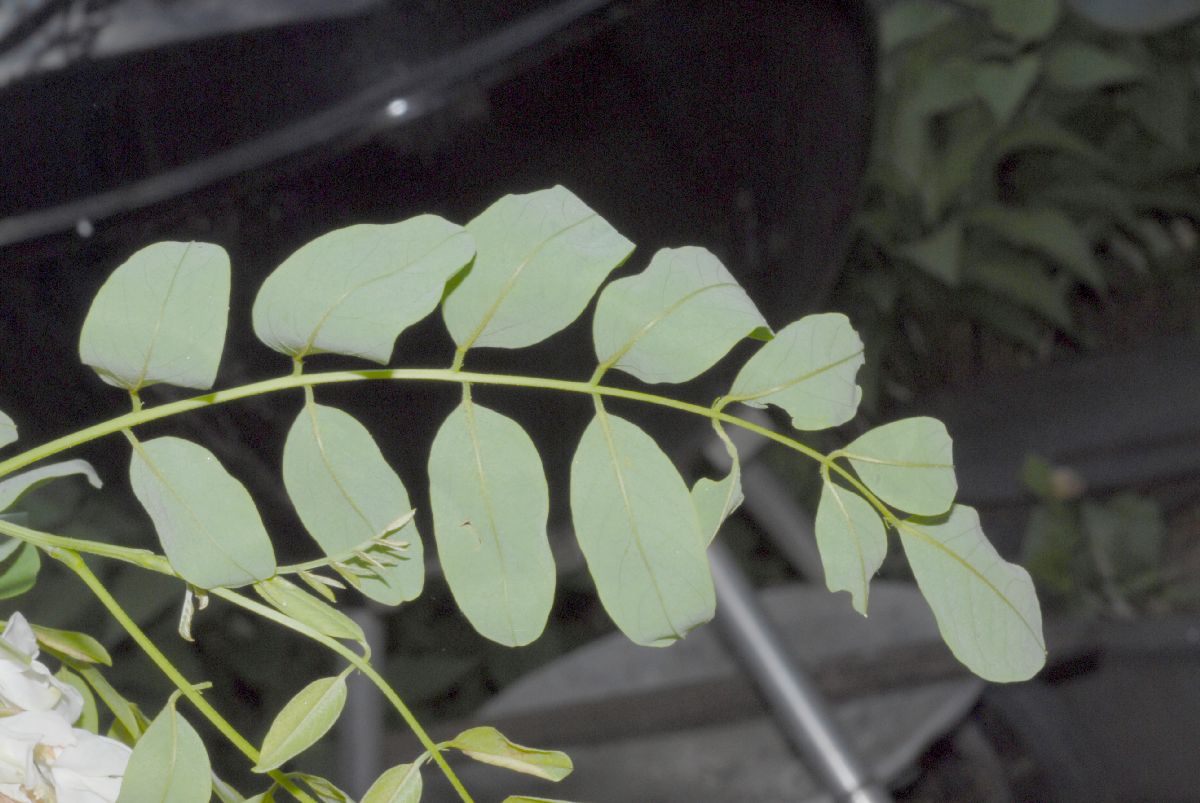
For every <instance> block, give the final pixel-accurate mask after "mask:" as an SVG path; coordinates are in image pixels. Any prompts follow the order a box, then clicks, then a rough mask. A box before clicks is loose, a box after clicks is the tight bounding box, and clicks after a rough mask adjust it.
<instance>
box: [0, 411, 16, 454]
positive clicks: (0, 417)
mask: <svg viewBox="0 0 1200 803" xmlns="http://www.w3.org/2000/svg"><path fill="white" fill-rule="evenodd" d="M16 440H17V425H16V424H15V423H13V420H12V419H11V418H9V417H8V414H7V413H5V412H4V411H3V410H0V449H3V448H4V447H5V446H8V445H9V444H10V443H13V442H15V441H16Z"/></svg>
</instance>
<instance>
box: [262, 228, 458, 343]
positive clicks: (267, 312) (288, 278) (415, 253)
mask: <svg viewBox="0 0 1200 803" xmlns="http://www.w3.org/2000/svg"><path fill="white" fill-rule="evenodd" d="M474 254H475V246H474V243H473V242H472V240H471V236H470V235H469V234H467V232H466V230H465V229H463V228H462V227H461V226H458V225H456V224H454V223H450V222H449V221H447V220H443V219H442V218H440V217H438V216H436V215H420V216H419V217H415V218H411V219H409V220H405V221H402V222H400V223H391V224H386V225H371V224H360V225H356V226H348V227H346V228H344V229H338V230H337V231H332V232H329V233H328V234H325V235H322V236H320V237H318V238H317V239H315V240H313V241H312V242H310V243H308V244H307V245H304V246H302V247H301V248H300V249H299V250H298V251H296V252H295V253H294V254H292V255H291V256H290V257H288V258H287V259H286V260H284V262H283V264H282V265H280V266H279V267H278V268H276V269H275V271H274V272H273V273H271V275H270V276H268V277H267V279H266V281H265V282H263V285H262V289H261V290H259V292H258V298H257V299H256V300H255V302H254V332H255V334H257V335H258V338H259V340H261V341H262V342H263V343H266V344H267V345H268V346H270V347H271V348H273V349H275V350H276V351H280V352H283V353H284V354H288V355H292V356H298V357H303V356H305V355H308V354H318V353H322V352H331V353H334V354H347V355H350V356H352V357H363V358H364V359H368V360H373V361H374V362H377V363H381V364H386V363H387V362H388V360H390V359H391V356H392V348H393V347H394V345H395V342H396V338H397V337H399V336H400V333H401V332H403V331H404V330H405V329H407V328H408V327H409V326H411V325H413V324H414V323H417V322H418V321H420V320H421V319H422V318H424V317H425V316H426V315H428V314H429V313H431V312H433V310H434V308H435V307H437V305H438V302H439V301H440V300H441V297H442V292H443V289H444V288H445V285H446V282H447V281H448V280H449V279H450V278H451V277H452V276H453V275H454V274H456V273H458V272H459V271H460V270H462V269H463V268H464V267H465V266H466V265H467V264H468V263H469V262H470V261H471V258H472V256H474Z"/></svg>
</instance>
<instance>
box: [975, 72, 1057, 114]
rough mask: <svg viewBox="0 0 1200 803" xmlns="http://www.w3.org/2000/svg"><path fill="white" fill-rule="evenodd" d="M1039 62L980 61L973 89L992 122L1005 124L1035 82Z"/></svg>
mask: <svg viewBox="0 0 1200 803" xmlns="http://www.w3.org/2000/svg"><path fill="white" fill-rule="evenodd" d="M1041 66H1042V61H1041V59H1040V58H1038V57H1037V56H1032V55H1031V56H1023V57H1021V58H1019V59H1017V60H1015V61H1013V62H1010V63H996V62H990V61H989V62H984V63H982V64H980V65H979V67H978V69H977V70H976V73H975V90H976V91H977V92H978V93H979V97H980V98H982V99H983V102H984V103H986V104H987V106H988V108H989V109H990V110H991V112H992V116H993V117H995V118H996V121H997V122H999V123H1002V124H1006V123H1008V122H1009V121H1010V120H1011V119H1012V117H1013V115H1014V114H1015V113H1016V111H1017V109H1018V108H1020V106H1021V103H1022V101H1024V100H1025V98H1026V96H1027V95H1028V94H1029V90H1031V89H1033V85H1034V83H1035V82H1036V81H1037V77H1038V71H1039V70H1040V69H1041Z"/></svg>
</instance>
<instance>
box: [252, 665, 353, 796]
mask: <svg viewBox="0 0 1200 803" xmlns="http://www.w3.org/2000/svg"><path fill="white" fill-rule="evenodd" d="M345 705H346V679H345V677H344V676H342V675H338V676H337V677H332V678H320V679H318V680H314V681H313V682H312V683H310V684H308V685H307V686H305V687H304V688H303V689H301V690H300V692H299V693H298V694H297V695H296V696H295V697H293V698H292V699H291V700H289V701H288V702H287V705H285V706H284V707H283V709H282V710H281V711H280V712H279V714H278V716H276V717H275V721H274V722H272V723H271V727H270V729H268V730H267V735H266V737H265V738H264V739H263V745H262V751H261V754H260V756H259V759H258V764H257V765H255V767H254V771H255V772H269V771H270V770H273V769H275V768H276V767H278V766H280V765H281V764H283V763H284V762H285V761H287V760H288V759H290V758H293V757H295V756H297V755H299V754H300V753H302V752H304V751H305V750H307V749H308V748H309V747H311V746H312V745H313V744H314V743H316V741H317V740H318V739H320V738H321V737H322V736H324V735H325V734H326V733H327V732H328V731H329V729H330V728H332V727H333V723H335V722H337V718H338V717H339V716H340V715H341V713H342V708H343V707H344V706H345Z"/></svg>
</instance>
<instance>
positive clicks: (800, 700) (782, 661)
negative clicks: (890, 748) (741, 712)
mask: <svg viewBox="0 0 1200 803" xmlns="http://www.w3.org/2000/svg"><path fill="white" fill-rule="evenodd" d="M709 557H710V559H711V562H712V570H713V582H714V584H715V585H716V589H717V615H716V619H715V620H714V621H715V622H716V624H717V628H718V631H719V632H720V634H721V637H722V638H723V639H724V640H725V642H726V644H727V646H728V647H729V650H730V652H731V653H732V654H733V657H734V659H735V660H737V662H738V663H740V664H741V666H742V668H743V669H744V670H745V672H746V674H747V675H749V676H750V678H751V679H752V680H753V681H754V684H755V685H756V686H757V687H758V689H759V691H760V692H761V693H762V695H763V697H764V698H765V699H766V703H767V708H768V710H769V711H770V713H771V716H772V717H774V719H775V722H776V724H777V725H778V726H779V729H780V730H781V731H782V732H783V735H784V737H785V738H786V739H787V740H788V741H789V742H791V744H792V746H793V747H794V748H795V750H796V752H797V754H798V755H799V756H800V759H801V760H802V761H803V762H804V763H805V765H806V766H807V767H808V768H809V769H810V770H811V771H812V772H813V774H814V775H816V777H817V778H818V779H819V780H820V781H821V782H822V783H823V784H824V786H825V788H826V789H827V790H828V791H829V792H831V793H832V794H833V795H834V797H835V798H836V799H837V800H838V801H844V803H890V801H891V800H892V797H891V795H890V794H888V792H887V790H886V789H885V788H884V787H882V786H881V785H879V784H878V783H877V782H876V781H874V779H872V778H871V776H870V774H869V773H868V772H867V770H866V768H865V767H864V766H863V764H862V762H861V761H860V760H859V758H858V755H857V754H856V753H855V751H854V749H853V747H852V746H851V745H850V743H849V741H848V740H847V739H846V737H845V736H844V735H843V734H842V732H841V728H840V727H839V725H838V723H837V721H836V720H835V719H834V718H833V713H832V711H831V710H830V709H829V706H828V705H826V703H825V699H824V697H823V696H822V695H821V692H820V690H819V689H817V688H816V686H815V685H814V684H813V683H812V681H811V680H810V679H809V678H808V677H807V676H806V675H805V674H804V673H803V672H802V671H800V670H799V669H798V668H797V667H795V666H794V665H793V663H792V661H791V659H790V658H789V656H788V655H787V653H786V651H785V650H784V649H783V644H782V642H781V641H780V639H779V636H778V635H777V634H776V632H775V630H774V627H773V626H772V624H771V623H770V621H769V620H768V618H767V614H766V611H764V610H763V608H762V606H761V605H760V604H759V601H758V596H757V595H756V594H755V592H754V589H753V588H751V586H750V583H749V582H747V580H746V578H745V576H744V575H743V574H742V572H741V570H740V569H739V568H738V566H737V564H736V562H735V560H734V558H733V555H732V554H730V552H729V550H728V549H727V548H726V547H725V546H724V545H723V544H721V543H719V542H714V543H713V545H712V546H711V547H710V548H709Z"/></svg>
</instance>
